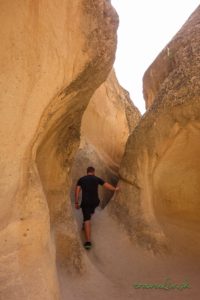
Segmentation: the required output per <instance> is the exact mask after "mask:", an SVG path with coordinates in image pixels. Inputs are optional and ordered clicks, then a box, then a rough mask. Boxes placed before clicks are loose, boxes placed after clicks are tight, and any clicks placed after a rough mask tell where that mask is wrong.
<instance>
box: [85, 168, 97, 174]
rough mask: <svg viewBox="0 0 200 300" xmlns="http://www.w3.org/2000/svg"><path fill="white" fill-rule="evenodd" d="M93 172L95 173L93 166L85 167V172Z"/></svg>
mask: <svg viewBox="0 0 200 300" xmlns="http://www.w3.org/2000/svg"><path fill="white" fill-rule="evenodd" d="M94 173H95V168H93V167H88V168H87V174H94Z"/></svg>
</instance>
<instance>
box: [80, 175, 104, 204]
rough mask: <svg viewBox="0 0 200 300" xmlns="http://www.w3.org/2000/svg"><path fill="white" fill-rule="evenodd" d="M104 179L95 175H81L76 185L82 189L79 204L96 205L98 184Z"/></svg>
mask: <svg viewBox="0 0 200 300" xmlns="http://www.w3.org/2000/svg"><path fill="white" fill-rule="evenodd" d="M104 183H105V181H104V180H103V179H101V178H99V177H97V176H95V175H86V176H83V177H81V178H80V179H79V180H78V182H77V185H78V186H80V187H81V190H82V203H81V205H87V204H88V205H93V204H94V205H96V204H98V202H99V195H98V185H99V184H100V185H103V184H104Z"/></svg>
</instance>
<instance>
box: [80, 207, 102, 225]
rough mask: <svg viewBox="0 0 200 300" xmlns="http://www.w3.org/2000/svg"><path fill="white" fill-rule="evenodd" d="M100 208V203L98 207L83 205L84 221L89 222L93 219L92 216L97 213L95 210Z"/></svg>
mask: <svg viewBox="0 0 200 300" xmlns="http://www.w3.org/2000/svg"><path fill="white" fill-rule="evenodd" d="M98 206H99V203H98V204H96V205H87V206H86V205H81V208H82V212H83V221H84V222H85V221H89V220H90V219H91V215H92V214H93V213H94V212H95V209H96V208H97V207H98Z"/></svg>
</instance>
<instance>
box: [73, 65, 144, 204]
mask: <svg viewBox="0 0 200 300" xmlns="http://www.w3.org/2000/svg"><path fill="white" fill-rule="evenodd" d="M139 119H140V113H139V111H138V109H137V108H136V107H135V106H134V104H133V103H132V101H131V100H130V98H129V94H128V92H127V91H125V90H124V89H123V88H122V87H121V86H120V85H119V83H118V81H117V78H116V76H115V73H114V71H113V70H112V71H111V73H110V74H109V76H108V78H107V80H106V81H105V82H104V83H103V84H102V85H101V86H100V87H99V88H98V89H97V90H96V92H95V93H94V95H93V97H92V99H91V100H90V103H89V105H88V107H87V109H86V110H85V112H84V115H83V119H82V124H81V143H80V147H79V150H78V152H77V155H76V158H75V160H74V163H73V170H72V177H73V188H72V199H73V192H74V187H75V184H76V182H77V179H78V178H79V177H80V176H83V175H85V174H86V169H87V167H88V166H90V165H92V166H94V167H95V169H96V175H97V176H100V177H102V178H103V179H104V180H105V181H108V182H111V183H112V184H113V185H116V183H117V181H118V170H119V165H120V162H121V159H122V156H123V154H124V150H125V144H126V141H127V139H128V136H129V134H130V133H131V132H132V131H133V129H134V128H135V126H136V125H137V123H138V121H139ZM112 194H113V193H112V192H110V191H107V190H104V189H100V199H101V206H102V207H104V206H105V205H106V204H107V202H108V201H109V199H110V198H111V196H112Z"/></svg>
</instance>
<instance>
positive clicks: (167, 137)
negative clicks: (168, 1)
mask: <svg viewBox="0 0 200 300" xmlns="http://www.w3.org/2000/svg"><path fill="white" fill-rule="evenodd" d="M199 39H200V7H198V8H197V10H196V11H195V12H194V13H193V14H192V16H191V17H190V18H189V20H188V21H187V23H186V24H185V25H184V26H183V27H182V29H181V30H180V31H179V32H178V34H177V35H176V36H175V37H174V38H173V40H172V41H171V42H170V43H169V44H168V45H167V47H166V48H165V49H164V50H163V51H162V53H161V54H160V56H159V57H158V58H157V59H156V61H155V62H154V63H153V65H152V66H151V67H150V68H149V70H148V71H147V73H146V74H145V77H144V90H145V95H146V101H147V106H150V105H151V106H150V108H149V110H148V111H147V113H146V114H145V115H144V116H143V118H142V119H141V121H140V123H139V125H138V126H137V128H136V129H135V130H134V131H133V134H132V135H131V136H130V138H129V140H128V143H127V147H126V151H125V155H124V158H123V161H122V166H121V169H120V176H121V180H120V187H121V191H120V192H119V194H118V195H117V196H116V198H115V199H113V201H112V205H111V207H110V211H111V212H112V214H113V215H114V216H115V217H117V219H118V220H120V222H122V223H123V224H124V226H125V228H126V229H127V231H128V233H129V235H130V236H131V237H132V238H133V239H134V241H137V243H139V244H140V245H143V246H144V247H145V248H147V249H151V250H152V251H154V252H158V251H159V252H163V251H166V250H167V251H169V250H170V251H175V252H177V251H178V253H179V254H183V253H184V254H187V255H188V256H193V254H196V255H198V253H199V249H200V243H199V227H200V222H199V217H200V215H199V212H200V206H199V203H200V202H199V193H200V190H199V184H198V183H199V180H200V160H199V154H198V153H199V151H200V143H199V137H200V118H199V116H200V114H199V111H200V84H199V82H200V74H199V68H200V45H199ZM168 51H169V52H168ZM167 53H169V54H170V55H168V54H167ZM127 199H129V201H127ZM194 241H195V242H194ZM194 257H196V256H195V255H194ZM198 261H199V260H198Z"/></svg>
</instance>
